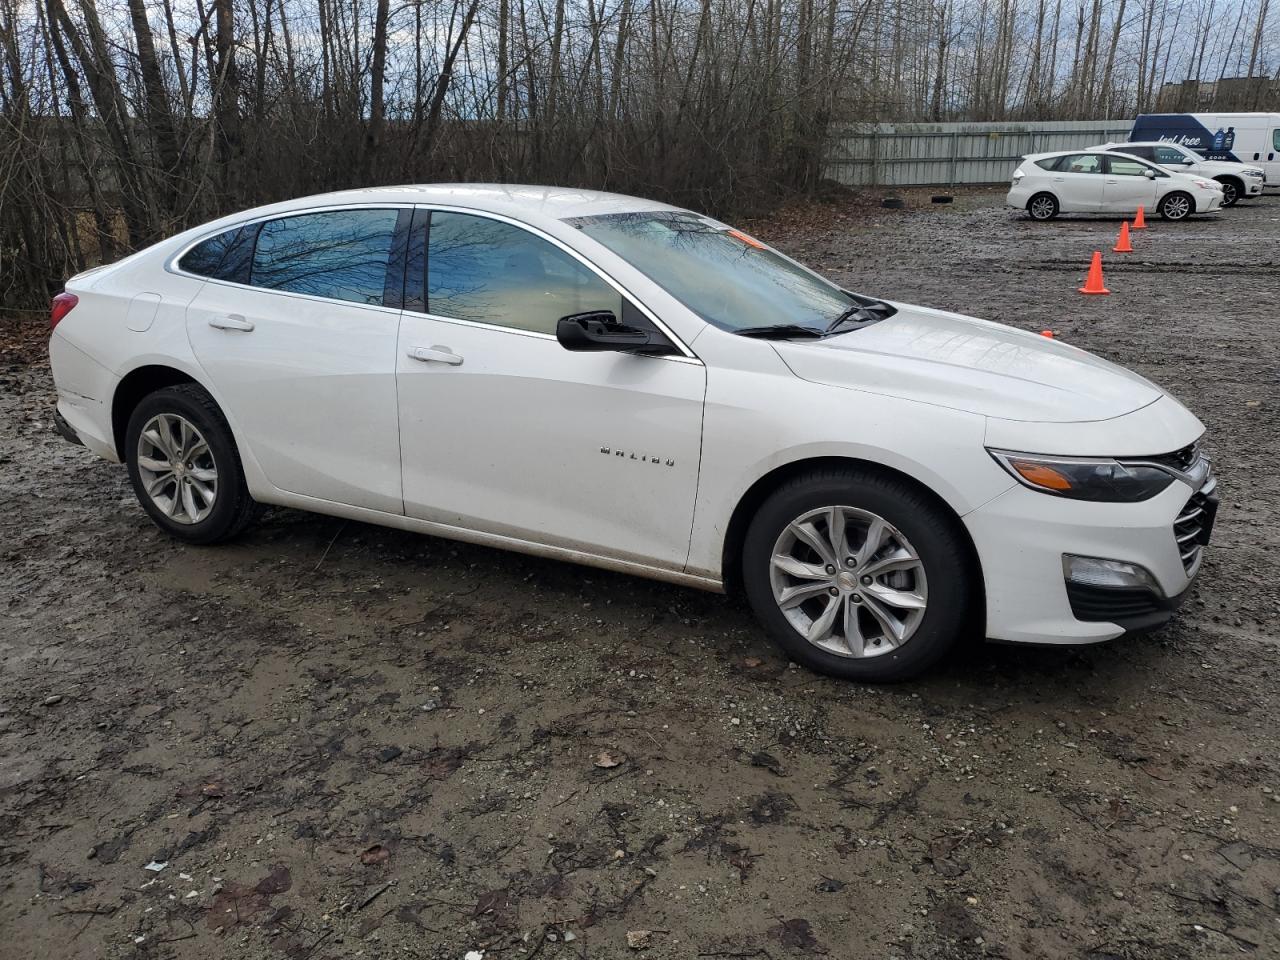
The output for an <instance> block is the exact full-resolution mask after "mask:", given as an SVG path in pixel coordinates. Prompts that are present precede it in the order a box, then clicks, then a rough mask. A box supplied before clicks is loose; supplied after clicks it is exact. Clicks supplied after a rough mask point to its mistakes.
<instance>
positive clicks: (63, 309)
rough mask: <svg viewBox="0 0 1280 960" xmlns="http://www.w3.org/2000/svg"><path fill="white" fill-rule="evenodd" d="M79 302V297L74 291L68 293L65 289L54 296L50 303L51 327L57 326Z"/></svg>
mask: <svg viewBox="0 0 1280 960" xmlns="http://www.w3.org/2000/svg"><path fill="white" fill-rule="evenodd" d="M79 302H80V298H79V297H77V296H76V295H75V294H74V293H67V292H66V291H63V292H62V293H60V294H58V295H57V296H56V297H54V298H53V302H52V303H51V304H49V329H50V330H52V329H53V328H54V327H56V326H57V325H58V321H60V320H61V319H62V318H63V317H65V316H66V315H67V314H68V313H70V312H71V311H72V310H73V309H74V308H75V305H76V304H77V303H79Z"/></svg>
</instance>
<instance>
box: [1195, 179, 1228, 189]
mask: <svg viewBox="0 0 1280 960" xmlns="http://www.w3.org/2000/svg"><path fill="white" fill-rule="evenodd" d="M1196 186H1197V187H1199V188H1200V189H1201V190H1221V189H1222V186H1221V184H1218V183H1211V182H1209V181H1208V180H1197V181H1196Z"/></svg>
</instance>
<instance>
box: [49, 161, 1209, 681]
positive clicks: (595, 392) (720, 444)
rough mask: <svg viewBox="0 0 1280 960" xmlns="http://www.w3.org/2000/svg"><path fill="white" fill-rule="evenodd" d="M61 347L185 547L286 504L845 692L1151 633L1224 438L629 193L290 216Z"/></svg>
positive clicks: (1194, 563) (1195, 553) (228, 245)
mask: <svg viewBox="0 0 1280 960" xmlns="http://www.w3.org/2000/svg"><path fill="white" fill-rule="evenodd" d="M51 319H52V322H53V333H52V338H51V341H50V357H51V360H52V364H53V374H54V379H55V380H56V383H57V391H58V418H57V422H58V424H59V429H60V431H62V432H63V434H64V435H65V436H66V437H68V439H72V440H75V441H78V442H80V443H83V444H84V445H85V446H87V447H88V448H89V449H90V450H91V451H93V452H94V453H96V454H98V455H100V456H102V457H104V458H106V459H107V460H112V461H124V462H125V463H126V464H127V467H128V472H129V478H130V480H131V482H132V484H133V487H134V490H135V491H136V493H137V496H138V499H139V501H140V502H141V504H142V507H143V509H144V510H146V512H147V513H148V514H149V515H150V516H151V518H152V519H153V520H154V521H155V523H156V524H157V525H158V526H159V527H160V528H162V529H163V530H165V531H167V532H168V533H169V534H171V535H172V536H174V537H177V538H179V539H181V540H185V541H187V542H189V543H196V544H204V543H213V542H216V541H221V540H226V539H228V538H230V537H233V536H235V535H236V534H238V533H239V532H240V531H241V530H243V529H244V528H245V526H246V525H247V524H248V523H249V522H250V521H251V519H252V518H253V516H254V514H255V509H256V505H257V504H281V505H284V506H289V507H296V508H300V509H304V510H312V511H316V512H318V513H325V514H330V515H333V516H338V517H346V518H350V519H354V520H359V521H364V522H368V523H376V524H385V525H387V526H392V527H397V528H400V529H404V530H414V531H420V532H422V533H427V534H434V535H437V536H443V537H451V538H455V539H458V540H465V541H470V542H474V543H481V544H487V545H490V546H495V547H503V548H507V549H511V550H518V551H522V552H525V553H531V554H535V555H538V556H542V557H548V558H552V559H556V560H567V561H573V562H578V563H586V564H591V565H595V566H599V567H605V568H608V569H610V570H615V571H622V572H625V573H634V574H639V575H642V576H648V577H655V578H659V579H664V580H669V581H673V582H675V583H679V584H685V585H689V586H693V587H700V588H703V589H709V590H725V589H731V590H735V591H739V590H740V591H741V592H743V593H745V595H746V597H747V599H748V600H749V601H750V604H751V606H752V607H753V609H754V610H755V612H756V614H757V615H758V617H759V619H760V621H761V622H762V624H763V625H764V626H765V628H766V629H767V630H768V632H769V633H770V634H771V635H772V636H773V638H774V639H775V640H776V641H777V642H778V643H779V644H780V645H781V646H782V647H783V649H784V650H785V651H786V652H787V653H788V654H789V655H790V656H791V657H793V658H794V659H795V660H797V661H799V662H800V663H803V664H805V665H807V666H809V667H811V668H813V669H815V670H819V671H823V672H826V673H830V674H834V675H837V676H842V677H849V678H856V679H863V680H889V679H899V678H902V677H905V676H909V675H912V674H914V673H917V672H919V671H920V670H923V669H924V668H925V667H927V666H928V665H930V664H932V663H933V662H935V661H936V660H937V659H938V657H940V656H941V655H942V654H943V653H944V652H945V651H946V650H947V648H949V647H950V646H951V645H952V644H953V643H954V642H955V641H956V639H957V638H958V637H959V636H960V635H961V634H962V632H963V631H965V630H966V629H968V628H970V627H972V629H974V630H979V631H983V632H984V634H985V635H986V636H988V637H992V638H997V639H1000V640H1006V641H1014V642H1030V643H1051V644H1064V643H1065V644H1072V643H1090V642H1093V641H1098V640H1107V639H1109V638H1112V637H1116V636H1119V635H1120V634H1122V633H1124V632H1125V631H1126V630H1129V629H1134V628H1143V627H1149V626H1152V625H1154V624H1157V623H1160V622H1163V620H1165V619H1166V618H1168V617H1169V615H1170V613H1171V611H1172V610H1173V609H1174V607H1176V606H1177V604H1178V603H1179V602H1180V601H1181V600H1182V598H1183V597H1185V596H1186V594H1187V588H1188V586H1189V585H1190V583H1191V581H1192V579H1193V578H1194V577H1195V575H1196V573H1197V570H1198V569H1199V567H1200V563H1201V554H1202V550H1203V548H1204V545H1205V544H1206V543H1207V542H1208V540H1209V533H1210V530H1211V528H1212V525H1213V518H1214V512H1215V509H1216V504H1217V499H1216V495H1215V493H1214V480H1213V478H1212V476H1211V472H1210V468H1209V462H1208V460H1207V459H1206V458H1205V456H1204V455H1203V454H1202V453H1201V450H1200V447H1199V443H1198V441H1199V438H1200V435H1201V433H1202V431H1203V427H1202V425H1201V424H1200V422H1199V421H1198V420H1197V419H1196V418H1195V417H1194V416H1193V415H1192V414H1190V413H1189V412H1188V411H1187V410H1186V408H1184V407H1183V406H1182V404H1180V403H1179V402H1178V401H1177V400H1175V399H1173V398H1172V397H1170V396H1169V395H1167V394H1166V393H1165V392H1164V391H1162V390H1161V389H1160V388H1159V387H1157V386H1155V385H1154V384H1152V383H1150V382H1148V381H1147V380H1145V379H1143V378H1142V377H1140V376H1137V375H1136V374H1133V373H1130V372H1129V371H1127V370H1124V369H1122V368H1121V367H1117V366H1115V365H1113V364H1111V363H1108V362H1106V361H1105V360H1101V359H1099V358H1097V357H1094V356H1091V355H1090V354H1088V353H1085V352H1084V351H1083V350H1080V349H1077V348H1076V347H1072V346H1070V345H1068V344H1064V343H1060V342H1058V341H1056V340H1051V339H1045V338H1042V337H1039V336H1036V335H1033V334H1030V333H1026V332H1023V331H1019V330H1015V329H1013V328H1010V327H1006V326H1002V325H1000V324H996V323H989V322H987V321H984V320H975V319H972V318H969V317H963V316H958V315H956V314H951V313H943V312H941V311H938V310H930V309H926V308H923V307H913V306H908V305H907V304H902V303H894V302H890V301H885V300H880V299H876V298H873V297H869V296H863V295H861V294H855V293H850V292H848V291H845V290H842V289H841V288H840V287H838V286H836V285H835V284H832V283H831V282H829V281H827V280H825V279H823V278H822V277H820V276H819V275H818V274H816V273H814V272H812V271H811V270H808V269H806V268H805V267H803V266H801V265H800V264H798V263H796V262H795V261H793V260H791V259H789V258H787V257H785V256H783V255H782V254H780V253H778V252H777V251H775V250H773V249H772V248H770V247H768V246H767V245H765V244H763V243H761V242H760V241H758V240H756V239H754V238H753V237H750V236H748V235H747V234H745V233H742V232H741V231H738V230H735V229H733V228H731V227H729V226H726V225H725V224H723V223H719V222H717V221H715V220H712V219H710V218H708V217H705V216H702V215H700V214H697V213H692V212H690V211H688V210H681V209H678V208H675V207H669V206H665V205H663V204H660V203H654V202H652V201H649V200H640V199H635V198H632V197H622V196H616V195H612V194H605V193H594V192H591V191H586V190H569V189H558V188H546V187H518V186H494V185H454V186H422V187H386V188H377V189H368V190H352V191H348V192H344V193H334V194H329V195H327V196H321V197H311V198H307V199H302V200H294V201H290V202H286V203H279V204H275V205H273V206H268V207H261V208H259V209H256V210H250V211H247V212H245V213H239V214H235V215H234V216H229V217H225V218H223V219H221V220H217V221H215V222H213V223H209V224H206V225H205V226H202V227H197V228H196V229H194V230H189V231H187V232H186V233H183V234H180V235H179V236H176V237H173V238H172V239H169V240H165V241H162V242H161V243H158V244H156V245H155V246H153V247H151V248H149V249H147V250H143V251H142V252H140V253H138V254H135V255H134V256H131V257H128V258H127V259H125V260H122V261H120V262H119V263H115V264H112V265H110V266H106V267H101V268H98V269H96V270H93V271H90V272H88V273H85V274H81V275H80V276H77V277H74V278H72V279H71V281H70V282H69V283H68V284H67V286H66V290H65V292H63V293H61V294H59V295H58V296H57V297H56V298H55V299H54V303H53V312H52V317H51ZM597 582H598V583H600V584H601V585H600V586H598V587H597V589H598V590H606V591H607V590H608V589H609V587H608V582H607V581H604V582H600V581H597Z"/></svg>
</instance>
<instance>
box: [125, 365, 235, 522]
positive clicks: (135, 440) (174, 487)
mask: <svg viewBox="0 0 1280 960" xmlns="http://www.w3.org/2000/svg"><path fill="white" fill-rule="evenodd" d="M125 460H126V462H127V464H128V467H129V479H130V481H131V482H132V483H133V491H134V493H135V494H136V495H137V497H138V502H139V503H141V504H142V508H143V509H144V510H146V511H147V514H148V516H150V517H151V519H152V520H153V521H154V522H155V524H156V526H158V527H160V529H162V530H164V531H165V532H166V533H168V534H170V535H171V536H174V537H177V538H178V539H179V540H185V541H187V542H188V543H217V542H219V541H222V540H229V539H231V538H232V537H235V536H236V535H238V534H239V533H240V532H241V531H242V530H244V528H245V527H246V526H248V525H249V523H250V522H251V521H252V520H253V518H254V515H255V513H256V509H257V504H256V503H254V501H253V499H252V498H251V497H250V496H249V489H248V487H247V486H246V485H245V481H244V470H243V469H242V468H241V466H240V455H239V453H238V452H237V451H236V445H235V440H234V439H233V438H232V435H231V428H230V427H229V426H228V425H227V421H226V419H225V418H224V417H223V416H222V411H221V410H219V409H218V405H217V403H215V402H214V399H213V398H212V397H211V396H209V394H208V393H207V392H206V391H205V390H204V389H203V388H202V387H199V386H197V385H196V384H194V383H183V384H178V385H177V386H173V387H165V388H164V389H163V390H157V391H156V392H155V393H152V394H149V395H148V396H146V397H144V398H143V399H142V401H141V402H140V403H139V404H138V406H137V407H136V408H135V409H134V411H133V414H132V415H131V416H130V418H129V426H128V428H127V429H126V431H125Z"/></svg>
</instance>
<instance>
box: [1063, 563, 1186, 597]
mask: <svg viewBox="0 0 1280 960" xmlns="http://www.w3.org/2000/svg"><path fill="white" fill-rule="evenodd" d="M1062 575H1063V576H1064V577H1066V578H1067V580H1068V582H1070V583H1078V584H1080V585H1081V586H1084V587H1104V588H1110V589H1113V590H1119V589H1124V588H1126V587H1141V588H1144V589H1148V590H1151V591H1154V592H1155V593H1156V594H1157V595H1158V596H1164V591H1163V590H1161V589H1160V585H1159V584H1158V583H1156V578H1155V577H1153V576H1152V575H1151V572H1150V571H1149V570H1147V568H1146V567H1140V566H1138V564H1136V563H1126V562H1125V561H1123V560H1104V559H1102V558H1101V557H1077V556H1075V555H1074V554H1070V553H1064V554H1063V555H1062Z"/></svg>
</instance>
